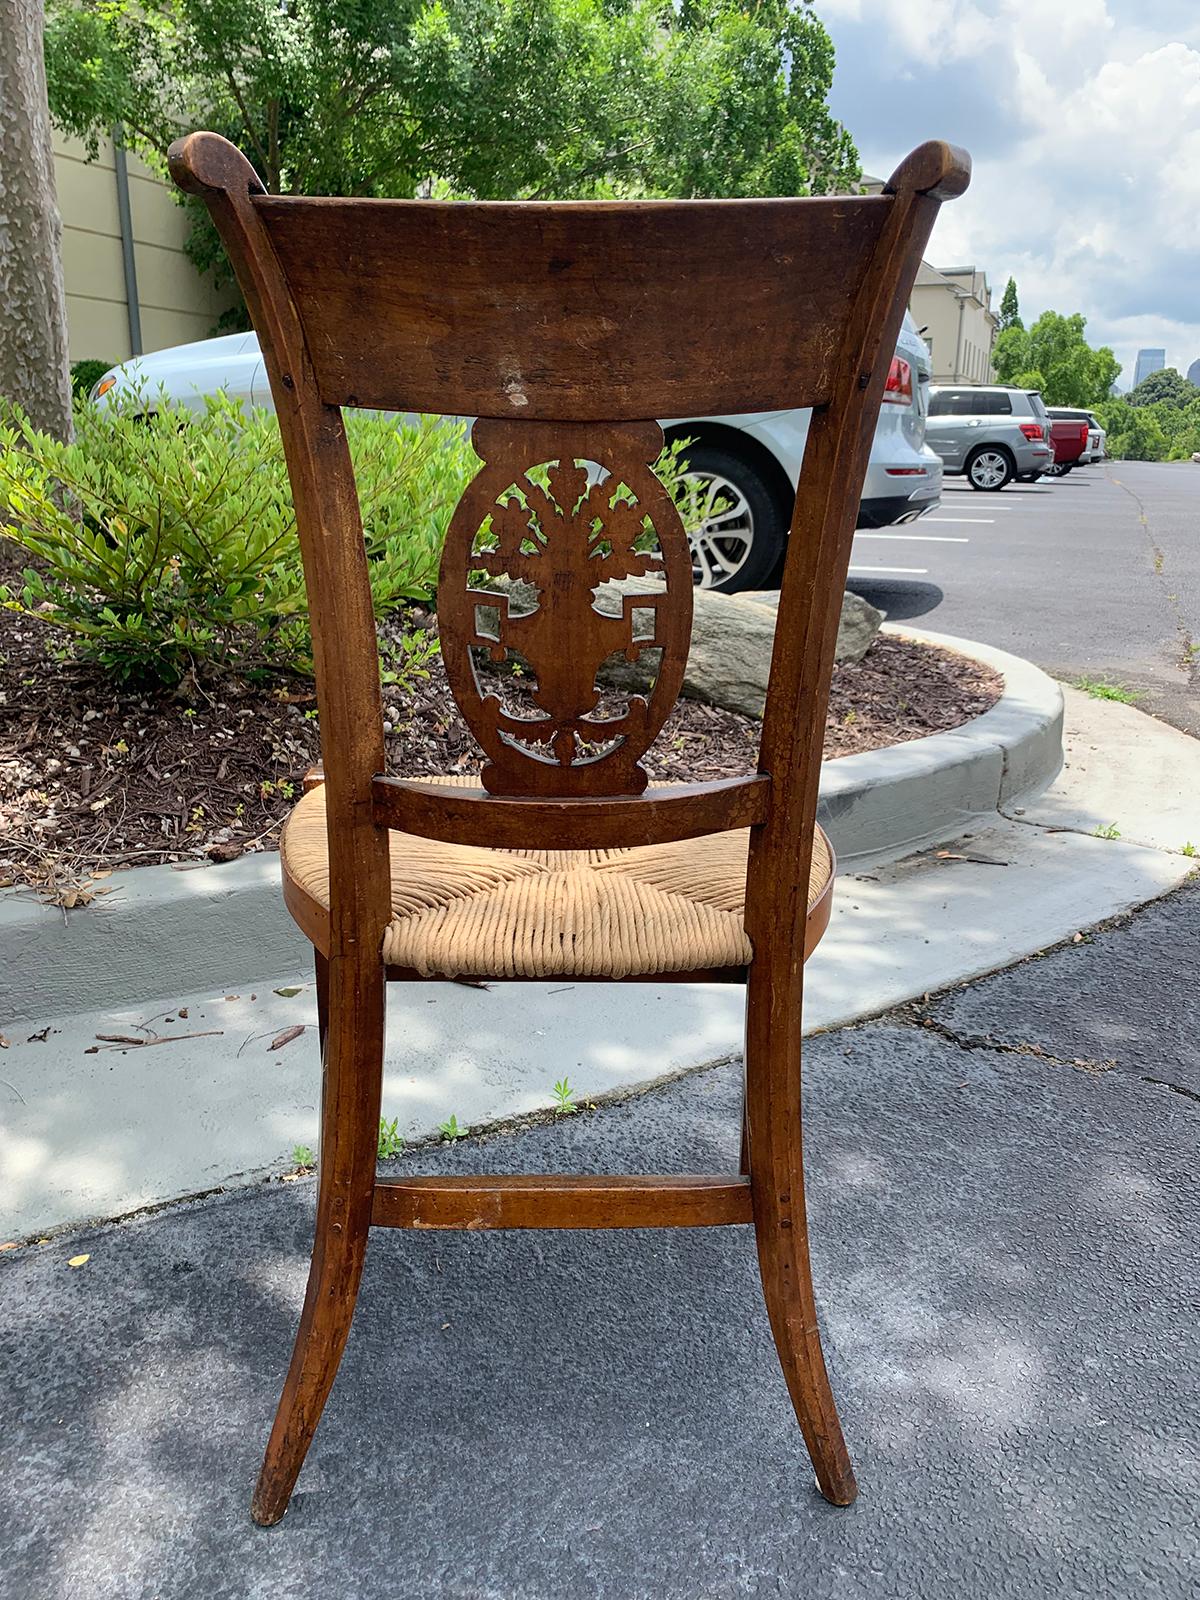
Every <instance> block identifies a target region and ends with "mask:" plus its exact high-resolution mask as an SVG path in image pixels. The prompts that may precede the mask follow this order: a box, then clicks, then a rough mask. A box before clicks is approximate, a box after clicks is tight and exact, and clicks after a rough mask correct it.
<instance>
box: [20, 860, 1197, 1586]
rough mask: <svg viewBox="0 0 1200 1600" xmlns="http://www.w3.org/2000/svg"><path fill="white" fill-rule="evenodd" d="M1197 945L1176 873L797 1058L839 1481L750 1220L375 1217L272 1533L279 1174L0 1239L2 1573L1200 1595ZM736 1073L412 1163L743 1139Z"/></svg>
mask: <svg viewBox="0 0 1200 1600" xmlns="http://www.w3.org/2000/svg"><path fill="white" fill-rule="evenodd" d="M1198 938H1200V887H1197V886H1195V885H1194V884H1193V885H1188V886H1185V887H1184V888H1182V889H1180V890H1178V891H1177V892H1175V893H1174V894H1172V895H1170V896H1168V897H1167V898H1165V899H1164V900H1161V901H1159V902H1157V903H1155V904H1154V905H1152V906H1151V907H1149V908H1148V909H1146V910H1145V911H1143V912H1142V913H1140V914H1139V915H1138V916H1137V917H1136V918H1135V919H1133V920H1132V921H1125V922H1123V923H1121V924H1119V925H1115V926H1112V927H1110V928H1108V929H1107V930H1105V931H1101V932H1098V933H1096V934H1094V935H1087V936H1083V937H1081V938H1080V939H1079V940H1078V941H1076V940H1072V941H1070V942H1069V943H1068V944H1067V945H1066V946H1065V947H1063V948H1061V949H1059V950H1057V951H1054V952H1051V953H1050V954H1049V955H1047V956H1044V957H1042V958H1039V959H1034V960H1030V961H1027V962H1025V963H1023V964H1021V965H1020V966H1018V967H1015V968H1012V969H1010V970H1009V971H1007V972H1004V973H1001V974H999V975H996V976H994V977H991V978H988V979H985V980H982V981H980V982H977V983H974V984H972V985H969V986H967V987H964V988H959V989H956V990H953V991H950V992H949V993H947V994H946V995H944V996H934V997H932V998H928V997H927V999H926V1000H925V1001H924V1002H921V1003H918V1004H916V1005H914V1006H909V1007H906V1008H903V1009H901V1010H900V1011H898V1012H895V1013H892V1014H891V1015H889V1016H886V1017H884V1018H882V1019H880V1020H878V1021H874V1022H869V1023H864V1024H860V1025H858V1026H855V1027H850V1028H843V1029H840V1030H837V1031H833V1032H830V1033H827V1034H823V1035H820V1036H818V1037H816V1038H814V1039H812V1040H811V1041H810V1042H809V1043H808V1045H807V1046H806V1052H807V1053H806V1063H807V1081H806V1089H805V1096H806V1114H807V1119H808V1131H809V1166H810V1170H809V1192H810V1201H811V1223H812V1237H813V1246H814V1260H815V1270H816V1276H817V1283H818V1296H819V1299H820V1302H821V1307H822V1317H823V1322H824V1328H825V1337H826V1347H827V1352H828V1355H829V1359H830V1365H831V1370H832V1376H833V1382H834V1387H835V1390H836V1392H837V1394H838V1396H839V1398H840V1405H841V1410H842V1417H843V1421H844V1424H845V1429H846V1434H847V1437H848V1440H849V1443H850V1448H851V1452H852V1455H853V1457H854V1459H855V1463H856V1466H857V1469H858V1473H859V1477H860V1482H861V1488H862V1493H861V1496H860V1499H859V1501H858V1503H857V1504H856V1505H855V1506H854V1507H853V1508H851V1509H849V1510H835V1509H834V1508H832V1507H830V1506H828V1505H826V1504H825V1502H824V1501H822V1500H821V1499H819V1498H818V1496H817V1495H816V1493H815V1491H814V1489H813V1486H812V1476H811V1472H810V1469H809V1465H808V1462H807V1459H806V1457H805V1454H804V1450H803V1446H802V1444H801V1441H800V1437H799V1433H798V1431H797V1429H796V1426H795V1422H794V1418H793V1416H792V1413H791V1410H790V1407H789V1404H788V1400H787V1395H786V1391H785V1389H784V1386H783V1381H782V1378H781V1376H780V1373H779V1369H778V1366H777V1363H776V1360H775V1355H774V1350H773V1346H772V1344H771V1340H770V1336H769V1332H768V1328H767V1323H766V1318H765V1315H764V1312H763V1309H762V1304H761V1299H760V1295H759V1289H758V1282H757V1272H756V1267H755V1261H754V1251H753V1241H752V1238H751V1234H750V1231H749V1230H748V1229H746V1228H724V1229H696V1230H690V1231H676V1232H656V1231H638V1232H615V1233H557V1234H555V1233H511V1234H478V1233H476V1234H471V1233H466V1234H442V1235H430V1234H424V1235H421V1234H411V1233H402V1232H387V1231H380V1232H377V1233H376V1234H374V1236H373V1238H372V1242H371V1247H370V1250H369V1252H368V1260H367V1269H366V1274H365V1280H364V1288H363V1293H362V1297H361V1301H360V1306H359V1314H358V1317H357V1319H356V1321H355V1324H354V1328H353V1331H352V1333H351V1336H350V1341H349V1345H348V1349H347V1353H346V1357H345V1361H344V1364H343V1367H342V1372H341V1375H340V1377H339V1380H338V1383H337V1385H336V1387H335V1390H334V1393H333V1396H332V1399H331V1401H330V1404H329V1407H328V1410H327V1413H326V1416H325V1418H324V1420H323V1422H322V1425H321V1428H320V1430H319V1431H318V1434H317V1439H316V1443H315V1445H314V1447H313V1450H312V1452H311V1454H310V1457H309V1460H308V1463H307V1465H306V1467H305V1471H304V1473H303V1475H302V1477H301V1480H300V1485H299V1490H298V1492H297V1494H296V1496H295V1498H294V1500H293V1504H292V1509H291V1510H290V1512H289V1514H288V1516H287V1518H286V1519H285V1521H284V1522H283V1523H282V1524H281V1525H280V1526H279V1527H278V1528H276V1529H274V1530H271V1531H269V1532H264V1531H262V1530H259V1529H256V1528H255V1527H254V1526H253V1525H252V1524H251V1523H250V1521H249V1517H248V1502H249V1495H250V1489H251V1485H252V1483H253V1480H254V1476H255V1473H256V1470H257V1466H258V1462H259V1460H260V1457H261V1451H262V1447H263V1443H264V1439H265V1435H266V1430H267V1427H268V1425H269V1421H270V1417H271V1414H272V1411H273V1408H274V1404H275V1401H276V1398H277V1395H278V1391H279V1387H280V1383H281V1380H282V1376H283V1372H284V1369H285V1366H286V1362H287V1357H288V1352H289V1349H290V1345H291V1340H292V1335H293V1331H294V1327H295V1321H296V1316H297V1312H298V1309H299V1305H300V1300H301V1295H302V1291H303V1283H304V1275H305V1269H306V1265H307V1254H308V1246H309V1241H310V1237H311V1225H312V1207H313V1198H314V1187H313V1183H312V1182H311V1181H310V1180H302V1181H299V1182H296V1183H292V1184H284V1183H280V1182H278V1181H276V1182H273V1183H270V1184H267V1185H264V1186H261V1187H259V1188H258V1189H255V1190H250V1191H242V1192H240V1193H238V1194H236V1195H231V1196H226V1197H223V1198H221V1199H218V1200H209V1201H206V1202H196V1203H192V1204H189V1205H180V1206H174V1207H170V1208H167V1209H164V1210H162V1211H160V1212H158V1213H156V1214H154V1215H150V1216H145V1217H143V1218H140V1219H138V1220H136V1221H134V1222H130V1223H126V1224H124V1225H121V1226H108V1227H101V1228H97V1229H93V1230H91V1231H90V1232H87V1233H84V1234H79V1235H76V1236H74V1237H73V1238H69V1239H56V1240H55V1241H53V1242H51V1243H48V1244H45V1245H41V1246H36V1245H35V1246H31V1247H29V1248H26V1249H21V1250H15V1251H11V1252H7V1253H6V1254H5V1255H3V1256H0V1282H2V1284H3V1293H0V1394H2V1395H3V1406H4V1419H3V1426H2V1427H0V1529H2V1530H3V1532H2V1533H0V1596H2V1597H4V1600H33V1597H36V1600H69V1597H73V1596H75V1595H84V1594H86V1595H88V1596H89V1597H99V1600H117V1597H119V1600H227V1597H228V1600H267V1597H270V1600H277V1597H282V1596H287V1597H289V1600H305V1597H309V1596H312V1597H316V1596H328V1595H336V1596H337V1597H338V1600H360V1597H361V1600H374V1597H387V1600H442V1597H446V1600H451V1597H453V1600H575V1597H580V1600H584V1597H587V1600H593V1597H594V1600H610V1597H611V1600H725V1597H734V1596H755V1597H757V1596H765V1595H775V1596H788V1597H792V1596H801V1595H802V1596H804V1597H806V1600H810V1597H811V1600H822V1597H831V1600H832V1597H837V1600H925V1597H928V1600H945V1597H947V1596H950V1595H953V1596H956V1597H960V1600H1010V1597H1011V1600H1043V1597H1045V1596H1046V1595H1049V1594H1053V1595H1055V1596H1059V1597H1063V1600H1097V1597H1100V1596H1103V1597H1105V1600H1107V1597H1112V1600H1124V1597H1133V1596H1137V1597H1138V1600H1184V1597H1185V1596H1191V1595H1194V1594H1195V1592H1196V1588H1195V1585H1196V1577H1197V1571H1198V1566H1197V1563H1198V1562H1200V1539H1198V1534H1197V1523H1196V1517H1195V1507H1196V1504H1197V1500H1198V1498H1200V1450H1198V1447H1197V1426H1196V1409H1197V1396H1198V1395H1200V1352H1198V1349H1197V1336H1196V1288H1195V1286H1196V1237H1197V1233H1198V1230H1200V1190H1198V1188H1197V1185H1196V1182H1195V1155H1196V1135H1197V1130H1198V1128H1200V1043H1198V1039H1197V1033H1196V1029H1195V1026H1194V994H1195V970H1194V960H1195V950H1196V947H1197V940H1198ZM739 1099H740V1085H739V1068H738V1065H737V1063H729V1064H726V1065H718V1066H716V1067H712V1068H706V1069H702V1070H700V1071H697V1072H694V1073H691V1074H689V1075H688V1076H686V1077H683V1078H681V1079H678V1080H676V1081H675V1082H673V1083H670V1084H667V1085H664V1086H662V1087H660V1088H657V1089H654V1090H651V1091H649V1092H647V1093H645V1094H642V1095H638V1096H634V1097H631V1098H629V1099H627V1100H625V1101H623V1102H621V1103H620V1104H617V1105H611V1106H606V1107H602V1108H600V1109H599V1110H596V1111H583V1112H580V1113H578V1114H576V1115H573V1116H568V1117H563V1118H561V1119H560V1120H558V1121H556V1122H551V1123H549V1124H546V1125H541V1126H537V1127H532V1128H528V1129H526V1130H524V1131H520V1132H515V1133H514V1132H509V1133H502V1134H494V1135H492V1136H490V1137H487V1138H483V1139H470V1140H466V1141H463V1142H462V1143H460V1144H455V1145H452V1146H440V1147H437V1148H431V1149H423V1150H414V1151H412V1152H410V1153H408V1155H407V1156H405V1157H402V1158H401V1160H400V1162H398V1163H396V1164H395V1165H396V1167H397V1168H402V1169H406V1170H409V1171H414V1170H417V1171H419V1170H424V1171H438V1172H448V1171H454V1172H458V1171H466V1170H472V1169H476V1170H494V1171H520V1170H548V1171H553V1170H565V1171H575V1170H595V1171H605V1170H607V1171H622V1170H647V1169H649V1170H670V1169H678V1170H714V1171H719V1170H722V1169H730V1168H732V1166H733V1165H734V1163H735V1162H736V1158H737V1141H738V1112H739ZM197 1137H198V1138H203V1137H204V1131H203V1129H198V1130H197ZM80 1257H84V1258H86V1259H84V1260H83V1261H82V1262H79V1264H77V1265H75V1266H72V1265H71V1264H70V1263H71V1261H72V1258H74V1259H76V1260H77V1261H78V1258H80Z"/></svg>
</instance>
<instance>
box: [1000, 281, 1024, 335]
mask: <svg viewBox="0 0 1200 1600" xmlns="http://www.w3.org/2000/svg"><path fill="white" fill-rule="evenodd" d="M1024 326H1025V324H1024V323H1023V322H1022V321H1021V308H1020V306H1019V305H1018V304H1017V280H1016V279H1015V278H1010V279H1009V280H1008V282H1007V283H1006V284H1005V285H1004V295H1003V298H1002V299H1001V301H1000V329H999V331H1000V332H1001V333H1003V332H1004V330H1005V328H1024Z"/></svg>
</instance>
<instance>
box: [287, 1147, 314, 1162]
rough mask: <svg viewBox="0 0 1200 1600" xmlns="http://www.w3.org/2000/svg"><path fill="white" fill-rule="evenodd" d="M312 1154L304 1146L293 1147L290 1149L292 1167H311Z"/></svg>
mask: <svg viewBox="0 0 1200 1600" xmlns="http://www.w3.org/2000/svg"><path fill="white" fill-rule="evenodd" d="M312 1164H313V1153H312V1151H311V1150H310V1149H309V1148H308V1146H307V1145H306V1144H298V1145H295V1146H294V1147H293V1149H292V1165H293V1166H296V1167H311V1166H312Z"/></svg>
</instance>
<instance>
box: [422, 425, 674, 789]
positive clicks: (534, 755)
mask: <svg viewBox="0 0 1200 1600" xmlns="http://www.w3.org/2000/svg"><path fill="white" fill-rule="evenodd" d="M472 443H473V444H474V446H475V449H476V451H477V453H478V454H479V456H480V457H481V459H482V461H483V463H484V465H483V466H482V468H481V469H480V471H479V472H478V473H477V475H476V476H475V478H474V479H473V480H472V481H471V483H470V484H469V485H468V486H467V489H466V492H465V493H464V495H463V497H462V499H461V500H460V501H459V504H458V507H457V509H456V510H455V513H454V517H453V519H452V521H451V524H450V528H449V531H448V533H447V536H446V545H445V549H444V551H443V553H442V564H441V572H440V576H439V580H438V620H439V626H440V631H441V637H442V655H443V658H444V660H445V665H446V673H447V676H448V678H449V681H450V688H451V691H452V693H453V695H454V698H455V700H456V702H457V703H458V707H459V710H460V711H461V712H462V714H463V718H464V720H465V721H466V723H467V725H468V727H469V728H470V729H471V731H472V733H473V734H474V735H475V737H476V739H477V740H478V741H479V743H480V745H481V746H482V747H483V750H484V752H485V753H486V755H487V757H488V761H487V764H486V765H485V767H484V769H483V784H484V787H485V788H486V789H487V790H489V792H490V793H492V794H507V795H585V794H586V795H608V794H640V793H641V791H642V790H643V789H644V788H645V786H646V772H645V769H644V768H643V767H642V766H641V765H640V764H639V757H640V756H641V755H642V754H643V753H644V752H645V751H646V750H647V749H648V747H649V746H650V745H651V744H652V743H653V741H654V739H655V737H656V736H657V734H658V732H659V730H660V728H661V727H662V725H663V723H664V722H665V721H666V718H667V715H668V713H669V712H670V710H671V707H672V706H673V705H674V704H675V699H676V697H677V695H678V693H679V688H680V685H681V683H682V681H683V671H684V665H685V663H686V660H687V648H688V640H689V638H690V634H691V624H692V568H691V559H690V556H689V552H688V544H687V536H686V534H685V532H684V529H683V524H682V522H681V521H680V519H679V513H678V512H677V511H676V509H675V506H674V503H673V502H672V500H671V497H670V495H669V494H668V493H667V491H666V489H665V488H664V487H663V485H662V483H661V482H660V481H659V479H658V478H657V477H656V476H655V474H654V472H653V470H652V466H651V464H652V463H653V462H654V461H655V460H656V459H657V457H658V455H659V452H660V451H661V449H662V443H663V438H662V429H661V428H660V427H659V426H658V424H657V423H652V422H643V423H623V424H612V423H571V424H553V423H545V422H527V423H522V422H500V421H487V420H482V421H479V422H477V423H476V424H475V428H474V432H473V434H472ZM589 464H594V465H589ZM597 466H598V467H599V468H600V469H601V470H600V473H599V474H597V471H596V467H597ZM480 573H486V574H487V575H488V577H489V578H491V579H493V580H495V581H496V582H497V583H498V585H499V587H498V588H495V589H490V588H489V589H484V588H479V587H476V586H474V584H473V583H472V578H473V576H475V575H478V574H480ZM639 579H644V580H645V587H644V589H643V588H642V587H640V585H639V583H638V580H639ZM626 580H627V581H626ZM618 583H619V584H620V585H621V587H620V588H619V589H614V588H613V587H612V586H613V585H615V584H618ZM602 592H603V596H604V602H605V609H604V610H601V609H600V604H599V602H600V601H601V594H602ZM643 651H652V652H654V653H655V654H656V655H657V656H658V658H659V659H658V669H657V674H656V677H655V681H654V686H653V688H652V689H651V690H650V691H649V693H648V694H646V695H644V696H643V695H640V694H633V693H630V694H624V695H621V696H618V697H614V696H613V695H612V694H611V693H606V692H605V691H604V689H603V686H602V685H599V684H598V683H597V673H598V671H599V670H600V668H601V666H602V665H603V664H604V662H605V661H606V660H607V659H608V658H609V657H610V656H612V655H614V654H620V655H623V656H624V657H625V659H626V660H627V661H636V660H637V658H638V657H639V655H640V654H641V653H642V652H643ZM489 664H491V665H490V670H489ZM481 667H482V669H483V672H484V677H481Z"/></svg>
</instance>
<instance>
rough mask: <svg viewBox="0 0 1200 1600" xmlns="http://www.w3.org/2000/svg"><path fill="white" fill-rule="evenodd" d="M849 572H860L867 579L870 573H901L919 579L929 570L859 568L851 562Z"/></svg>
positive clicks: (913, 568) (922, 568)
mask: <svg viewBox="0 0 1200 1600" xmlns="http://www.w3.org/2000/svg"><path fill="white" fill-rule="evenodd" d="M850 571H851V572H861V573H862V574H863V575H864V576H866V577H869V576H870V575H871V574H872V573H877V572H903V573H906V574H908V576H910V577H913V578H921V577H924V575H925V574H926V573H927V572H928V571H929V568H928V567H860V566H856V565H855V564H854V563H853V562H852V563H851V565H850Z"/></svg>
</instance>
